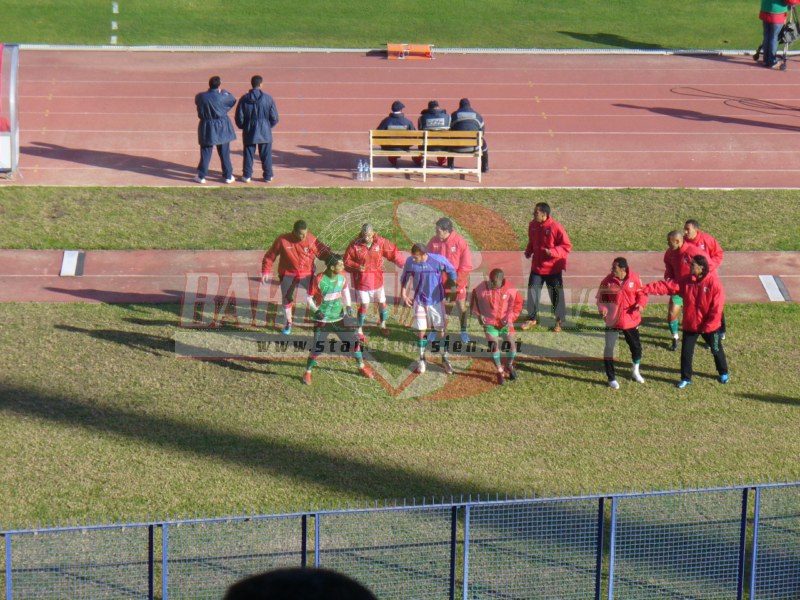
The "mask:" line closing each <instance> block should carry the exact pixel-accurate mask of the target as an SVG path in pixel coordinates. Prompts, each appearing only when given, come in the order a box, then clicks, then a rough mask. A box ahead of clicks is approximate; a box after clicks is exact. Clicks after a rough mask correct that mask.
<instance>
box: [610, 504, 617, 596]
mask: <svg viewBox="0 0 800 600" xmlns="http://www.w3.org/2000/svg"><path fill="white" fill-rule="evenodd" d="M616 544H617V497H616V496H612V497H611V550H610V552H609V557H608V600H614V561H615V560H616Z"/></svg>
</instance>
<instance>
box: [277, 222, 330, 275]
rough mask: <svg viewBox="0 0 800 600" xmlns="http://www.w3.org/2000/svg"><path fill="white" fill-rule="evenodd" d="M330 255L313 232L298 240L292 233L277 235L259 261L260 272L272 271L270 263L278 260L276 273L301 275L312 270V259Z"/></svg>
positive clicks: (308, 273) (307, 273)
mask: <svg viewBox="0 0 800 600" xmlns="http://www.w3.org/2000/svg"><path fill="white" fill-rule="evenodd" d="M329 255H330V250H329V249H328V247H327V246H326V245H325V244H323V243H322V242H320V241H319V240H318V239H317V238H316V237H315V236H314V235H313V234H311V233H307V234H306V239H304V240H303V241H300V240H299V239H297V237H296V236H295V235H294V233H284V234H283V235H279V236H278V237H277V238H276V239H275V241H274V242H273V243H272V247H271V248H270V249H269V250H267V253H266V254H265V255H264V258H263V259H262V261H261V274H262V275H264V274H266V273H271V272H272V264H273V263H274V262H275V259H276V258H280V260H279V261H278V275H280V276H281V277H283V276H284V275H294V276H300V277H303V276H305V275H310V274H311V273H313V272H314V259H315V258H317V257H319V258H320V259H321V260H325V259H326V258H328V256H329Z"/></svg>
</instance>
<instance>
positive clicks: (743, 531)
mask: <svg viewBox="0 0 800 600" xmlns="http://www.w3.org/2000/svg"><path fill="white" fill-rule="evenodd" d="M748 492H749V490H748V489H747V488H744V489H743V490H742V520H741V526H740V528H739V569H738V571H739V572H738V575H737V579H736V600H742V594H743V593H744V557H745V545H746V544H747V494H748Z"/></svg>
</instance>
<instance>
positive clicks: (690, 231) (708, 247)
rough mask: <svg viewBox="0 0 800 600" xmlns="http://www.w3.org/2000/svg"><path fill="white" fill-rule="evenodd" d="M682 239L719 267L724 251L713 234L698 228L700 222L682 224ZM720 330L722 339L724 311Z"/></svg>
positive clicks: (714, 265) (691, 220)
mask: <svg viewBox="0 0 800 600" xmlns="http://www.w3.org/2000/svg"><path fill="white" fill-rule="evenodd" d="M683 241H684V242H685V243H687V244H692V245H693V246H697V247H698V248H700V249H701V250H703V251H704V252H705V253H706V254H708V264H709V265H710V266H711V268H712V269H714V270H716V269H719V267H720V265H721V264H722V260H723V258H724V256H725V252H724V251H723V250H722V246H720V245H719V242H718V241H717V240H716V239H715V238H714V236H713V235H711V234H710V233H707V232H705V231H702V230H701V229H700V223H698V222H697V221H695V220H694V219H689V220H688V221H686V223H684V224H683ZM720 331H721V335H722V339H723V340H724V339H725V313H723V314H722V327H720Z"/></svg>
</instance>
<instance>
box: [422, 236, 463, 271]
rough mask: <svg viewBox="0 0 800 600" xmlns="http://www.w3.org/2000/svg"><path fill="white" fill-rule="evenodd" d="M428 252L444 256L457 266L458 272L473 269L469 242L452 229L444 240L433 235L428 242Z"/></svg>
mask: <svg viewBox="0 0 800 600" xmlns="http://www.w3.org/2000/svg"><path fill="white" fill-rule="evenodd" d="M428 252H430V253H432V254H441V255H442V256H444V257H445V258H446V259H447V260H449V261H450V264H452V265H453V266H454V267H455V269H456V272H462V273H469V272H471V271H472V254H471V253H470V251H469V244H467V240H465V239H464V238H463V237H462V236H460V235H459V234H457V233H456V232H455V231H451V232H450V235H449V236H447V239H446V240H445V241H444V242H443V241H442V240H440V239H439V238H438V237H437V236H433V237H432V238H431V240H430V241H429V242H428Z"/></svg>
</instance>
